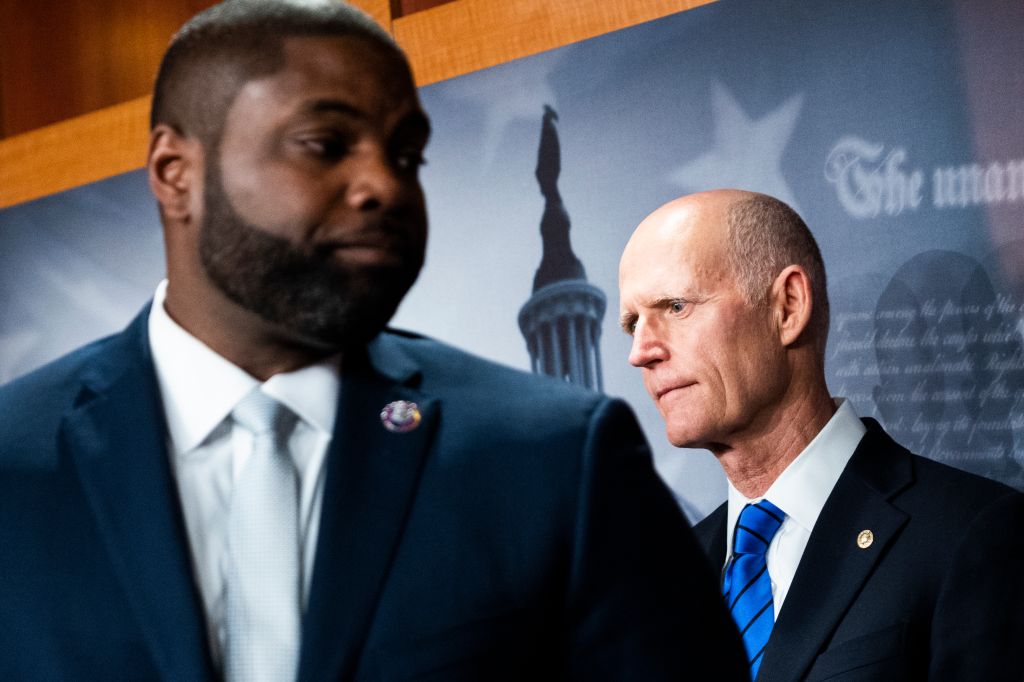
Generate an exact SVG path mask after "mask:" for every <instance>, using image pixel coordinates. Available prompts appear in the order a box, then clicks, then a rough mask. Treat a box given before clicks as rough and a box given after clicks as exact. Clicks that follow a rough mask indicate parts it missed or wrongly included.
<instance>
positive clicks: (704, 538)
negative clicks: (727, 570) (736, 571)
mask: <svg viewBox="0 0 1024 682" xmlns="http://www.w3.org/2000/svg"><path fill="white" fill-rule="evenodd" d="M728 506H729V505H728V503H725V504H723V505H721V506H720V507H718V509H716V510H715V511H713V512H711V513H710V514H708V516H707V518H705V519H704V520H703V521H701V522H700V523H698V524H697V525H696V526H694V527H693V532H694V534H695V535H696V536H697V540H698V541H699V542H700V546H701V549H703V550H704V554H705V555H706V556H707V558H708V560H709V561H710V562H711V565H712V566H714V567H715V569H716V570H717V571H718V572H719V573H721V570H722V566H724V565H725V533H726V522H727V521H728V513H727V510H728Z"/></svg>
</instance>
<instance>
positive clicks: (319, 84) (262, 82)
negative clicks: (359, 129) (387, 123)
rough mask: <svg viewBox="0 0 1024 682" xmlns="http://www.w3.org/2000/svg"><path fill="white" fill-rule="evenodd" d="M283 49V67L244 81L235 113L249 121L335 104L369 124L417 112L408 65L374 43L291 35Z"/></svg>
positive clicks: (233, 105) (237, 99) (366, 40)
mask: <svg viewBox="0 0 1024 682" xmlns="http://www.w3.org/2000/svg"><path fill="white" fill-rule="evenodd" d="M282 49H283V56H284V60H283V61H284V63H283V65H282V67H281V68H280V69H278V70H277V71H275V72H274V73H271V74H268V75H265V76H259V77H257V78H254V79H252V80H250V81H248V82H246V83H245V84H244V85H243V86H242V87H241V89H240V90H239V92H238V95H237V97H236V98H235V101H234V102H233V103H232V105H231V110H232V113H236V114H237V111H235V110H242V111H243V112H244V114H243V115H244V116H245V117H246V118H248V117H250V116H258V115H260V114H263V113H268V111H269V112H273V111H278V110H286V109H292V108H298V107H301V106H303V104H306V103H311V102H317V101H332V100H341V101H344V102H346V103H347V104H350V105H352V106H353V107H354V108H356V109H359V110H360V111H362V112H363V113H364V114H366V115H367V116H368V117H369V118H371V119H384V118H386V117H388V116H389V115H391V114H394V113H396V112H397V113H404V112H407V111H409V110H418V109H419V102H418V99H417V96H416V89H415V86H414V85H413V83H412V80H411V77H410V75H409V71H408V69H407V68H406V66H405V64H404V63H403V62H402V61H401V60H400V59H399V57H398V56H397V55H395V54H394V53H392V52H390V51H388V50H387V49H385V48H384V47H382V46H380V45H378V44H376V43H375V42H373V41H372V40H370V39H367V38H363V37H358V36H342V37H336V36H329V37H328V36H302V37H294V36H293V37H288V38H285V39H284V41H283V48H282ZM236 118H237V115H236Z"/></svg>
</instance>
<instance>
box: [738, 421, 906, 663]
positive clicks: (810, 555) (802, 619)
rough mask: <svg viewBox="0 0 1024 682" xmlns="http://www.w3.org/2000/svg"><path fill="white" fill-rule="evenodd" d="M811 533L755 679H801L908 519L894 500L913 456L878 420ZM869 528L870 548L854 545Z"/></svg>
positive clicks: (901, 486) (871, 422) (853, 458)
mask: <svg viewBox="0 0 1024 682" xmlns="http://www.w3.org/2000/svg"><path fill="white" fill-rule="evenodd" d="M865 421H867V422H868V427H869V428H868V433H867V434H865V436H864V438H863V439H862V440H861V443H860V445H859V446H858V447H857V450H856V451H855V452H854V454H853V457H852V458H851V459H850V462H849V463H848V464H847V466H846V469H845V470H844V471H843V474H842V476H840V477H839V481H838V482H837V483H836V487H835V489H834V490H833V491H832V494H831V495H830V496H829V498H828V501H827V502H826V503H825V507H824V508H823V509H822V511H821V515H820V516H819V517H818V521H817V523H816V524H815V526H814V531H813V532H812V533H811V537H810V540H809V541H808V543H807V548H806V549H805V550H804V554H803V558H802V559H801V560H800V565H799V566H798V568H797V572H796V575H795V576H794V578H793V584H792V586H791V587H790V590H789V594H788V596H787V597H786V602H785V604H784V605H783V607H782V610H781V612H780V613H779V617H778V619H777V620H776V623H775V628H774V630H773V631H772V636H771V639H770V641H769V642H768V648H767V649H765V654H764V662H763V663H762V665H761V669H760V672H759V673H758V677H757V679H758V682H762V681H768V680H780V681H781V680H787V681H788V680H796V679H802V678H803V676H804V675H805V674H806V673H807V670H808V669H809V668H810V666H811V664H812V663H813V661H814V658H815V657H816V656H817V654H818V653H819V652H820V651H821V649H822V648H823V647H824V645H825V644H826V642H827V641H828V639H829V638H830V637H831V636H832V633H833V632H834V630H835V628H836V626H837V625H838V623H839V621H840V620H841V618H842V617H843V615H844V614H845V613H846V611H847V609H848V608H849V606H850V604H851V603H852V602H853V600H854V599H855V598H856V596H857V594H858V593H859V592H860V589H861V588H862V586H863V585H864V582H865V581H866V580H867V579H868V577H869V576H870V575H871V572H872V571H873V569H874V567H875V565H876V564H877V563H878V561H879V560H880V559H881V558H882V556H883V555H884V554H885V552H886V549H887V548H888V547H889V545H890V544H891V543H892V541H893V540H894V539H895V538H896V536H897V535H898V534H899V532H900V530H901V529H902V528H903V525H904V524H905V523H906V522H907V518H908V517H907V515H906V514H905V513H904V512H902V511H901V510H899V509H897V508H896V507H894V506H893V505H891V504H890V503H889V500H890V499H891V498H892V496H893V495H895V494H896V493H897V492H899V491H900V490H902V489H903V488H905V487H906V486H907V485H909V484H910V483H911V482H912V472H911V465H910V458H909V455H908V454H907V453H906V451H905V450H903V449H902V448H900V447H899V446H898V445H896V444H895V443H894V442H893V441H892V440H890V439H889V438H888V436H886V435H885V433H884V432H883V431H882V430H881V428H880V427H878V425H877V423H875V422H873V420H865ZM864 530H870V531H871V532H872V534H873V541H872V543H871V544H870V546H869V547H867V548H864V549H862V548H860V547H859V546H858V543H857V538H858V535H859V534H860V533H861V531H864Z"/></svg>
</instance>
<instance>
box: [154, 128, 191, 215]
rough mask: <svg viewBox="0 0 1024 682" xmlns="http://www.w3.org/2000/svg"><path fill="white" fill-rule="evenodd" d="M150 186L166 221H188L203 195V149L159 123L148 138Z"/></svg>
mask: <svg viewBox="0 0 1024 682" xmlns="http://www.w3.org/2000/svg"><path fill="white" fill-rule="evenodd" d="M147 167H148V170H149V187H150V189H152V190H153V194H154V195H155V196H156V200H157V201H158V202H160V209H161V214H162V215H163V216H164V218H165V219H168V220H176V221H184V222H187V221H188V220H189V219H190V218H192V217H194V216H193V214H194V211H195V206H196V204H195V200H196V199H197V198H198V197H200V196H201V194H202V183H201V178H202V175H203V174H202V167H203V154H202V146H201V145H200V144H199V142H198V140H195V139H192V138H188V137H185V136H184V135H183V134H182V133H180V132H178V131H177V130H175V129H174V128H173V127H171V126H169V125H167V124H165V123H161V124H159V125H157V126H156V127H155V128H153V132H152V133H150V137H149V157H148V162H147Z"/></svg>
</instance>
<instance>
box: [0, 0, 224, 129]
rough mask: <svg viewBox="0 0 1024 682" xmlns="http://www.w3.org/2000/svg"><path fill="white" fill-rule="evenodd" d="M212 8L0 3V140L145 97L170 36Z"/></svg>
mask: <svg viewBox="0 0 1024 682" xmlns="http://www.w3.org/2000/svg"><path fill="white" fill-rule="evenodd" d="M213 2H214V0H34V1H33V2H19V1H18V0H0V16H2V17H4V21H3V22H0V67H2V71H0V105H2V106H3V113H2V114H0V118H2V122H3V128H2V130H0V133H2V134H3V135H4V136H10V135H16V134H18V133H22V132H25V131H28V130H33V129H35V128H39V127H41V126H43V125H47V124H50V123H55V122H57V121H61V120H64V119H67V118H70V117H72V116H78V115H80V114H84V113H88V112H90V111H96V110H97V109H101V108H103V107H107V106H110V105H113V104H118V103H120V102H125V101H127V100H130V99H134V98H136V97H141V96H143V95H146V94H148V93H149V91H150V89H151V87H152V83H153V78H154V76H155V75H156V69H157V66H158V65H159V63H160V57H161V56H162V55H163V52H164V49H165V48H166V46H167V42H168V41H169V40H170V37H171V36H172V35H173V34H174V31H176V30H177V29H178V27H179V26H181V24H182V23H184V22H185V20H187V19H188V18H189V17H190V16H192V15H193V14H195V13H196V12H197V11H199V10H201V9H204V8H205V7H207V6H209V5H212V4H213Z"/></svg>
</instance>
